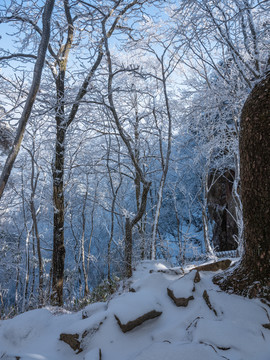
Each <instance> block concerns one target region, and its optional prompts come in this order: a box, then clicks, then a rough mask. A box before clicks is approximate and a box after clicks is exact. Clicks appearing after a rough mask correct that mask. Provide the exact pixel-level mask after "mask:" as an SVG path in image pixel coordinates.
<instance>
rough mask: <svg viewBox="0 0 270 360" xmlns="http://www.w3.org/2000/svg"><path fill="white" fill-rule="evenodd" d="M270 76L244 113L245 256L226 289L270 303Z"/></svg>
mask: <svg viewBox="0 0 270 360" xmlns="http://www.w3.org/2000/svg"><path fill="white" fill-rule="evenodd" d="M269 134H270V74H268V75H267V76H266V77H265V78H264V79H263V80H262V81H261V82H260V83H259V84H257V85H256V86H255V87H254V89H253V90H252V92H251V94H250V95H249V97H248V99H247V101H246V102H245V105H244V107H243V110H242V115H241V130H240V171H241V196H242V202H243V219H244V238H245V244H244V255H243V259H242V262H241V264H240V266H239V267H238V268H237V269H236V270H235V272H234V273H233V274H232V275H231V276H230V277H228V278H225V279H224V280H222V279H220V278H216V279H215V282H217V283H219V284H220V286H221V287H222V288H223V289H232V290H233V291H234V292H236V293H239V294H243V295H246V296H249V297H251V298H252V297H255V296H259V297H264V298H266V299H268V300H269V301H270V278H269V274H270V221H269V218H270V166H269V159H270V136H269Z"/></svg>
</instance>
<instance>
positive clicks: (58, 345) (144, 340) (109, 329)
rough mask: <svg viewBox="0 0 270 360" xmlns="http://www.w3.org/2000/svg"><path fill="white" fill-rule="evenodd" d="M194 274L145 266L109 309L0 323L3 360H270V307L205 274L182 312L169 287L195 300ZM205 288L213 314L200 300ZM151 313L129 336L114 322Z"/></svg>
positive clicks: (46, 313)
mask: <svg viewBox="0 0 270 360" xmlns="http://www.w3.org/2000/svg"><path fill="white" fill-rule="evenodd" d="M185 271H187V272H188V270H187V269H185ZM166 272H167V273H166ZM193 274H194V272H193ZM193 274H192V276H191V275H190V274H187V275H172V271H170V270H169V269H168V266H166V264H165V263H161V262H157V261H155V262H154V261H144V262H142V263H141V264H139V265H138V266H137V270H136V271H135V272H134V275H133V277H132V279H131V280H129V282H128V283H126V291H127V292H125V293H122V294H115V295H114V297H113V299H112V300H111V301H109V302H108V303H96V304H92V305H89V306H87V307H86V308H85V309H84V310H83V311H80V312H77V313H68V312H64V311H60V310H59V311H55V309H53V308H47V309H40V310H33V311H29V312H27V313H24V314H21V315H19V316H17V317H15V318H14V319H11V320H4V321H0V359H6V360H8V359H10V360H11V359H21V360H30V359H39V360H64V359H65V360H73V359H78V360H99V359H100V353H101V354H102V356H101V358H102V360H114V359H115V360H152V359H153V360H179V359H181V360H197V359H200V360H212V359H213V360H217V359H229V360H255V359H256V360H269V359H270V330H268V329H265V328H264V327H263V326H262V324H266V323H269V322H270V320H269V319H270V315H269V308H267V306H266V305H263V304H262V303H261V302H260V301H259V300H249V299H245V298H242V297H240V296H236V295H231V294H226V293H224V292H221V291H220V289H219V288H218V287H217V286H215V285H214V284H213V283H212V280H211V278H212V276H213V273H210V272H200V276H201V281H200V282H199V283H196V284H195V291H193V292H192V295H193V296H194V300H192V301H190V302H189V304H188V306H187V307H177V306H176V305H175V304H174V302H173V301H172V300H171V298H170V297H169V296H168V295H167V288H168V287H170V288H175V289H176V291H179V293H181V294H190V292H191V291H192V290H193V278H194V275H193ZM129 288H132V291H133V292H128V289H129ZM205 290H206V291H207V293H208V296H209V299H210V302H211V304H212V306H213V307H214V309H215V310H216V314H215V312H214V311H213V310H211V309H210V308H209V307H208V305H207V304H206V301H205V300H204V298H203V296H202V295H203V292H204V291H205ZM134 291H135V292H134ZM151 310H158V311H160V312H162V314H161V315H160V316H158V317H156V318H154V319H151V320H147V321H145V322H144V323H142V324H141V325H139V326H137V327H135V328H134V329H133V330H131V331H128V332H126V333H123V332H122V331H121V329H120V327H119V325H118V323H117V321H116V318H115V315H117V317H119V318H120V319H121V321H123V322H128V321H133V320H134V319H136V318H138V317H140V316H142V315H144V314H145V313H148V312H149V311H151ZM61 333H66V334H77V335H78V341H79V342H80V350H82V351H81V352H79V353H78V354H76V353H77V352H78V351H74V350H73V349H72V348H71V347H70V346H69V345H68V344H66V343H65V342H63V341H60V334H61Z"/></svg>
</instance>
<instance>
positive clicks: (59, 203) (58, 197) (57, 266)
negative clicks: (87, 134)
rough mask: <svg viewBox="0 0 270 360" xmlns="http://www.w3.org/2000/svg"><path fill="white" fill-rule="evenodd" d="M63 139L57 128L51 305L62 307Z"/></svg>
mask: <svg viewBox="0 0 270 360" xmlns="http://www.w3.org/2000/svg"><path fill="white" fill-rule="evenodd" d="M64 139H65V131H64V130H63V129H61V126H60V125H58V126H57V139H56V141H57V143H56V153H55V163H54V169H53V204H54V216H53V258H52V262H53V264H52V269H53V270H52V296H51V299H52V303H53V304H55V305H58V306H61V305H63V281H64V268H65V244H64V218H65V217H64V212H65V199H64V160H65V156H64V150H65V147H64Z"/></svg>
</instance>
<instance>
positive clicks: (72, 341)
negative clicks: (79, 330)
mask: <svg viewBox="0 0 270 360" xmlns="http://www.w3.org/2000/svg"><path fill="white" fill-rule="evenodd" d="M60 340H61V341H64V342H65V343H66V344H68V345H69V346H70V347H71V348H72V349H73V350H74V351H77V354H79V353H80V352H81V351H82V349H81V343H80V341H79V334H60Z"/></svg>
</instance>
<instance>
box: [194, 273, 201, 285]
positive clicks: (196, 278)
mask: <svg viewBox="0 0 270 360" xmlns="http://www.w3.org/2000/svg"><path fill="white" fill-rule="evenodd" d="M200 281H201V277H200V273H199V271H198V270H197V271H196V274H195V277H194V280H193V282H194V284H197V283H198V282H200Z"/></svg>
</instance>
